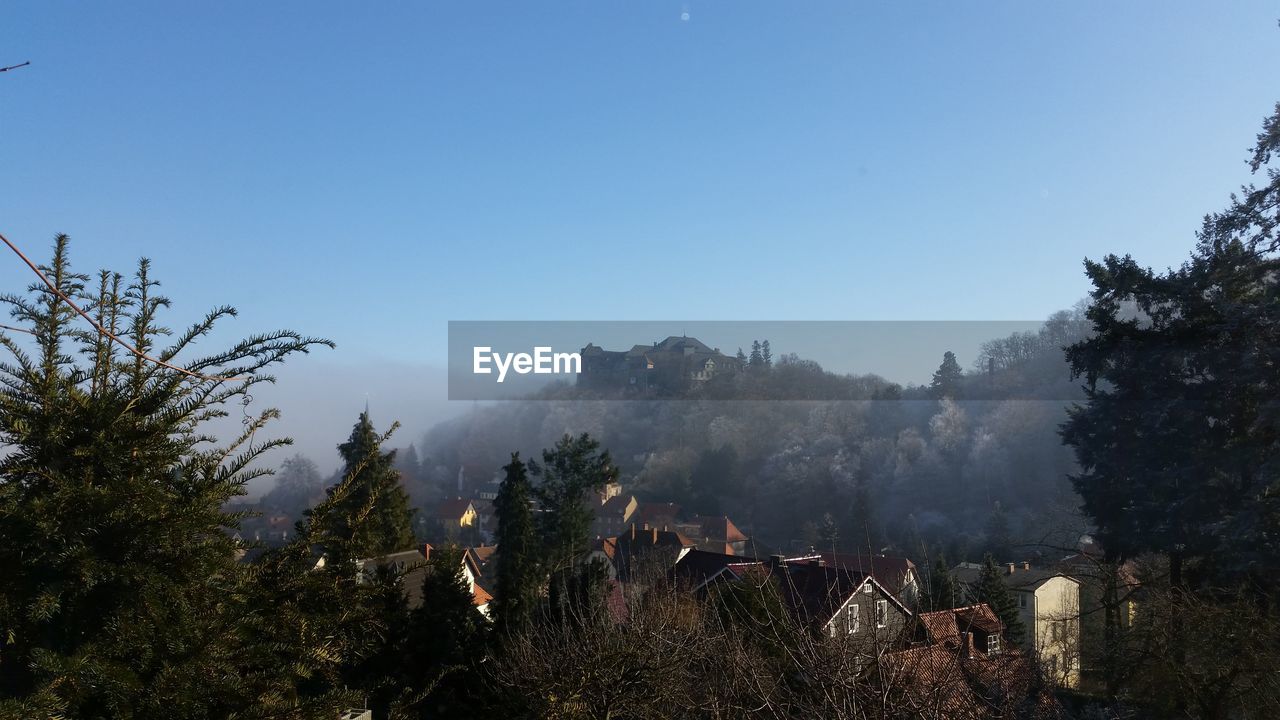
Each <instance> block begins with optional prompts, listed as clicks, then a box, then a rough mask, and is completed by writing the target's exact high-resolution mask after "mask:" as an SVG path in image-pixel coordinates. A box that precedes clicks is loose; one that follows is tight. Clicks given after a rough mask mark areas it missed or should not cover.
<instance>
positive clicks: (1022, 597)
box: [1018, 593, 1027, 610]
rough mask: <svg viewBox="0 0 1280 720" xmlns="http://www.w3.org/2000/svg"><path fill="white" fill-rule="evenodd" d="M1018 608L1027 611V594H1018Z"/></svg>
mask: <svg viewBox="0 0 1280 720" xmlns="http://www.w3.org/2000/svg"><path fill="white" fill-rule="evenodd" d="M1018 607H1019V608H1021V609H1023V610H1026V609H1027V594H1026V593H1018Z"/></svg>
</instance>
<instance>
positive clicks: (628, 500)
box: [591, 494, 640, 537]
mask: <svg viewBox="0 0 1280 720" xmlns="http://www.w3.org/2000/svg"><path fill="white" fill-rule="evenodd" d="M639 505H640V503H639V501H637V500H636V497H635V495H630V494H624V495H614V496H613V497H610V498H609V499H608V500H605V501H604V502H603V503H601V504H600V505H598V506H596V507H595V508H593V512H594V513H595V517H594V518H593V519H592V522H591V531H592V534H594V535H595V536H597V537H613V536H616V535H618V534H620V533H622V531H623V530H626V529H627V525H628V524H629V523H631V522H633V520H634V518H635V513H636V509H637V508H638V507H639Z"/></svg>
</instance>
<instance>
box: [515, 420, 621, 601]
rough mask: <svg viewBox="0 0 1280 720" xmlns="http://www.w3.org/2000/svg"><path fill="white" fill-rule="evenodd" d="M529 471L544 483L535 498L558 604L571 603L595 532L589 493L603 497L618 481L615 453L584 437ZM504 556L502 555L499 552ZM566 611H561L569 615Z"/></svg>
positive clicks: (564, 443)
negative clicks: (577, 567)
mask: <svg viewBox="0 0 1280 720" xmlns="http://www.w3.org/2000/svg"><path fill="white" fill-rule="evenodd" d="M529 470H530V471H531V472H532V473H533V475H534V476H535V477H537V478H538V479H539V482H538V484H537V485H536V486H535V487H534V490H533V492H534V497H535V498H537V500H538V501H539V503H540V504H541V505H542V510H543V512H542V514H541V516H540V517H539V520H540V522H539V523H538V529H539V535H540V536H541V538H542V542H543V547H544V551H543V557H544V558H546V561H547V565H546V570H547V571H548V572H549V574H550V576H551V582H552V585H553V590H555V589H556V586H557V585H558V586H559V592H557V593H556V597H558V598H568V597H569V595H568V592H567V589H566V588H567V585H568V583H570V582H572V578H573V574H574V572H575V565H576V563H577V562H578V561H579V560H580V559H581V558H582V557H583V556H584V555H586V552H587V550H588V549H589V548H588V546H587V541H588V539H589V538H590V531H591V517H592V515H591V511H590V510H589V509H588V508H587V506H586V499H587V497H588V493H591V492H599V491H600V490H601V489H603V488H604V486H605V485H606V484H608V483H611V482H613V481H615V480H617V478H618V468H617V467H616V466H615V465H614V464H613V459H612V458H611V457H610V456H609V451H607V450H605V451H601V450H600V443H599V442H597V441H596V440H593V439H592V438H591V436H590V435H588V434H586V433H583V434H581V435H579V436H577V437H573V436H571V435H565V436H564V437H563V438H561V439H560V441H559V442H557V443H556V445H555V448H554V449H552V450H543V451H542V463H540V464H539V463H536V462H533V461H530V463H529ZM499 552H501V551H499ZM566 609H567V607H565V606H562V607H561V608H560V610H566Z"/></svg>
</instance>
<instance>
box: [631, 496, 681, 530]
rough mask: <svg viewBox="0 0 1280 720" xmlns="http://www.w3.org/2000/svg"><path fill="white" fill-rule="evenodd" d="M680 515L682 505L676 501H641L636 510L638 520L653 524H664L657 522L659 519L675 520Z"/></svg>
mask: <svg viewBox="0 0 1280 720" xmlns="http://www.w3.org/2000/svg"><path fill="white" fill-rule="evenodd" d="M678 517H680V506H679V505H677V504H676V503H656V502H645V503H640V505H639V506H637V507H636V512H635V520H636V522H638V523H644V524H647V525H652V526H657V525H661V524H662V523H659V522H656V521H657V520H669V521H671V522H674V521H675V519H676V518H678Z"/></svg>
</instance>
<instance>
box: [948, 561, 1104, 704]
mask: <svg viewBox="0 0 1280 720" xmlns="http://www.w3.org/2000/svg"><path fill="white" fill-rule="evenodd" d="M999 567H1000V568H1001V570H1002V578H1001V579H1002V580H1004V583H1005V585H1006V586H1007V587H1008V588H1009V591H1010V593H1011V594H1012V595H1013V596H1014V598H1015V600H1016V601H1017V603H1018V615H1019V617H1020V618H1021V620H1022V624H1023V626H1024V627H1025V628H1026V636H1025V637H1024V638H1023V641H1022V644H1023V647H1024V648H1025V649H1026V650H1028V651H1030V652H1031V655H1032V657H1034V658H1035V659H1036V660H1037V661H1038V662H1039V663H1040V666H1041V668H1042V669H1043V671H1044V674H1045V675H1046V677H1048V678H1049V679H1050V680H1052V681H1053V682H1054V683H1055V684H1057V685H1059V686H1062V687H1068V688H1072V687H1076V686H1077V685H1078V684H1079V681H1080V582H1079V581H1078V580H1076V579H1075V578H1072V577H1068V576H1067V575H1065V574H1063V573H1062V571H1061V570H1058V569H1050V568H1033V567H1032V566H1031V563H1029V562H1022V563H1008V564H1005V565H1002V566H999ZM952 574H953V575H954V576H955V578H956V580H957V581H958V582H959V583H960V585H961V587H962V588H963V589H964V590H965V593H966V595H967V596H968V597H969V598H970V599H971V600H973V599H974V590H975V588H976V587H977V585H978V582H979V580H980V579H981V577H982V565H980V564H978V563H961V564H959V565H957V566H956V567H955V569H953V570H952Z"/></svg>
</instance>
